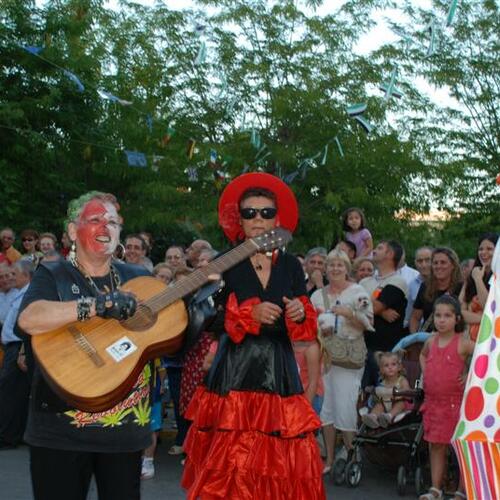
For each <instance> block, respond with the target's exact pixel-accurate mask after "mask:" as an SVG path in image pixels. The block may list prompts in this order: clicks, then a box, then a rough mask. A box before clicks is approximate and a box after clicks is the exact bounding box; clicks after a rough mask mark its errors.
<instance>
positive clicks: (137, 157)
mask: <svg viewBox="0 0 500 500" xmlns="http://www.w3.org/2000/svg"><path fill="white" fill-rule="evenodd" d="M125 154H126V155H127V162H128V164H129V165H130V166H131V167H141V168H146V167H147V166H148V161H147V160H146V155H145V154H144V153H140V152H139V151H128V150H125Z"/></svg>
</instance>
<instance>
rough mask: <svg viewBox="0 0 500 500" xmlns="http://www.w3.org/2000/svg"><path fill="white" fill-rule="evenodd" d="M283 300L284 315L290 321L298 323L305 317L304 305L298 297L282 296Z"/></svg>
mask: <svg viewBox="0 0 500 500" xmlns="http://www.w3.org/2000/svg"><path fill="white" fill-rule="evenodd" d="M283 302H284V303H285V315H286V317H287V318H288V319H290V320H291V321H294V322H295V323H299V322H300V321H302V320H303V319H304V318H305V317H306V312H305V310H304V305H303V304H302V302H301V301H300V300H299V299H289V298H288V297H283Z"/></svg>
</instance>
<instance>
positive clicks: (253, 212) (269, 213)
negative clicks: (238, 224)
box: [240, 207, 278, 220]
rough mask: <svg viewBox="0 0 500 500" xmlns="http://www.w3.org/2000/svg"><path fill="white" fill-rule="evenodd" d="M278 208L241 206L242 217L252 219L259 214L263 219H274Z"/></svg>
mask: <svg viewBox="0 0 500 500" xmlns="http://www.w3.org/2000/svg"><path fill="white" fill-rule="evenodd" d="M277 213H278V210H277V209H276V208H274V207H264V208H250V207H249V208H240V215H241V218H242V219H245V220H250V219H255V217H257V214H259V215H260V216H261V217H262V218H263V219H274V218H275V217H276V214H277Z"/></svg>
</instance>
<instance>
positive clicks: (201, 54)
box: [194, 42, 207, 66]
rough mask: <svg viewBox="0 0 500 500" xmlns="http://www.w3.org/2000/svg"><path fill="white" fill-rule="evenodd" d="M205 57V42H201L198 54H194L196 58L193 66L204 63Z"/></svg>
mask: <svg viewBox="0 0 500 500" xmlns="http://www.w3.org/2000/svg"><path fill="white" fill-rule="evenodd" d="M206 58H207V45H206V43H205V42H201V44H200V48H199V49H198V54H197V55H196V59H195V60H194V64H195V66H200V65H201V64H204V63H205V60H206Z"/></svg>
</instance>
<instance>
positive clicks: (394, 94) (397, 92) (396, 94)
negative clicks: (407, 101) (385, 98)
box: [379, 83, 403, 99]
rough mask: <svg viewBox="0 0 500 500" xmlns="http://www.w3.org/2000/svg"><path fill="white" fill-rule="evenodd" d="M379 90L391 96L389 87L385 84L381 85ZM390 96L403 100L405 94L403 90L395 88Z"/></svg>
mask: <svg viewBox="0 0 500 500" xmlns="http://www.w3.org/2000/svg"><path fill="white" fill-rule="evenodd" d="M379 89H380V90H382V91H383V92H384V94H386V95H387V94H389V85H387V84H385V83H383V84H382V85H380V87H379ZM389 96H390V97H395V98H396V99H401V97H403V92H401V90H398V89H397V88H396V87H393V89H392V91H391V92H390V94H389Z"/></svg>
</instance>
